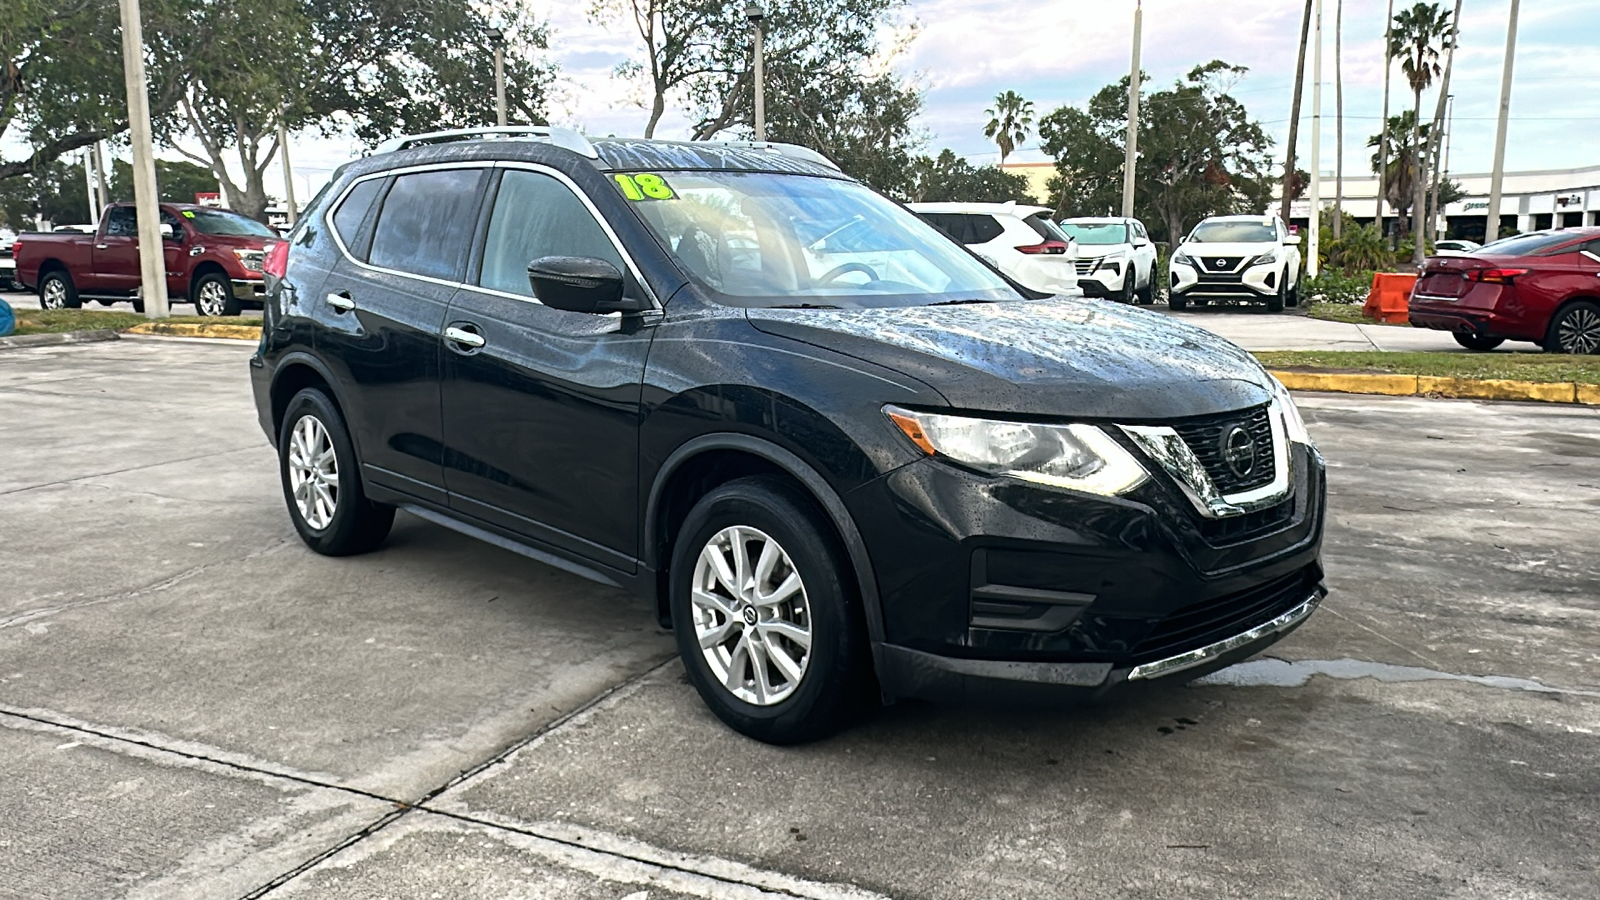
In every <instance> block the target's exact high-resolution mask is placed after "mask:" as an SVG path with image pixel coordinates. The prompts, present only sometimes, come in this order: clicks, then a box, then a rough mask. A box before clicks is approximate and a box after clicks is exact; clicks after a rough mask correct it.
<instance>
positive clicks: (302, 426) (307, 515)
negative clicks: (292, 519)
mask: <svg viewBox="0 0 1600 900" xmlns="http://www.w3.org/2000/svg"><path fill="white" fill-rule="evenodd" d="M289 488H290V492H291V493H292V494H293V495H294V505H295V508H296V509H298V510H299V511H300V518H302V519H304V520H305V523H306V524H307V525H309V526H311V528H313V529H314V530H316V531H321V530H323V529H324V528H327V527H328V525H329V523H331V522H332V521H333V516H334V514H335V513H336V512H338V511H339V459H338V456H337V455H336V454H335V453H334V451H333V441H332V440H330V439H329V437H328V429H327V428H326V427H325V426H324V425H323V424H322V422H321V421H319V420H318V419H317V417H316V416H303V417H302V418H301V419H300V421H298V422H296V423H295V426H294V432H293V433H292V434H291V435H290V437H289Z"/></svg>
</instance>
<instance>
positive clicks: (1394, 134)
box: [1367, 110, 1433, 227]
mask: <svg viewBox="0 0 1600 900" xmlns="http://www.w3.org/2000/svg"><path fill="white" fill-rule="evenodd" d="M1416 124H1417V120H1416V118H1415V117H1414V116H1413V115H1412V113H1411V111H1410V110H1406V111H1404V112H1401V113H1400V114H1399V115H1398V116H1390V117H1389V127H1387V128H1385V129H1384V130H1383V132H1382V133H1380V134H1375V135H1372V136H1371V137H1369V138H1367V146H1368V147H1372V148H1373V151H1374V152H1373V154H1372V171H1373V172H1374V173H1376V174H1377V175H1378V176H1379V177H1378V189H1379V190H1378V197H1379V199H1380V200H1384V201H1387V202H1388V204H1389V206H1391V207H1393V208H1394V211H1395V214H1396V215H1397V216H1399V219H1400V224H1401V226H1402V227H1403V226H1404V225H1405V222H1406V216H1407V214H1408V213H1409V212H1410V210H1411V204H1412V202H1413V201H1412V199H1411V197H1412V195H1413V194H1414V193H1415V190H1414V188H1415V185H1416V181H1415V178H1416V174H1417V167H1416V163H1415V157H1413V156H1412V153H1413V150H1414V148H1413V146H1412V132H1413V131H1416V130H1418V129H1417V127H1416ZM1420 131H1421V133H1422V139H1423V140H1424V141H1426V140H1427V139H1428V138H1430V137H1431V136H1432V134H1433V129H1432V127H1431V126H1428V125H1423V126H1422V127H1421V129H1420Z"/></svg>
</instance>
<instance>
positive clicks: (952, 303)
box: [928, 299, 997, 306]
mask: <svg viewBox="0 0 1600 900" xmlns="http://www.w3.org/2000/svg"><path fill="white" fill-rule="evenodd" d="M995 302H997V301H994V300H978V299H972V300H943V301H940V302H938V303H929V304H928V305H929V306H968V305H971V304H974V303H995Z"/></svg>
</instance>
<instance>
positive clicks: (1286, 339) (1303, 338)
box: [1155, 306, 1538, 353]
mask: <svg viewBox="0 0 1600 900" xmlns="http://www.w3.org/2000/svg"><path fill="white" fill-rule="evenodd" d="M1155 309H1156V310H1157V311H1159V312H1163V313H1166V314H1167V315H1169V316H1173V317H1175V318H1178V319H1182V320H1183V321H1185V322H1188V323H1189V324H1191V325H1198V326H1199V327H1201V328H1204V329H1206V330H1207V331H1210V332H1214V333H1216V334H1220V335H1222V336H1223V337H1225V338H1227V339H1228V340H1230V341H1233V342H1234V343H1235V344H1238V345H1239V346H1241V347H1243V348H1245V349H1246V350H1405V351H1415V350H1440V351H1445V352H1449V353H1465V352H1467V351H1466V350H1464V349H1462V347H1461V345H1460V344H1457V343H1456V341H1455V338H1453V337H1451V336H1450V335H1449V333H1447V332H1443V331H1431V330H1429V329H1425V328H1408V327H1404V326H1396V325H1379V324H1377V323H1371V324H1362V325H1352V324H1350V323H1348V322H1327V321H1323V320H1322V319H1313V318H1311V317H1310V316H1306V315H1301V314H1297V313H1294V312H1284V313H1268V312H1266V311H1265V310H1264V309H1263V308H1261V307H1259V306H1218V307H1208V308H1206V309H1190V310H1185V311H1183V312H1174V311H1172V310H1169V309H1167V308H1166V307H1164V306H1156V307H1155ZM1517 351H1521V352H1524V353H1529V352H1538V348H1537V347H1535V346H1534V345H1533V344H1523V343H1513V344H1505V345H1503V346H1502V348H1501V350H1500V351H1497V352H1504V353H1511V352H1517Z"/></svg>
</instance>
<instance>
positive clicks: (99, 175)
mask: <svg viewBox="0 0 1600 900" xmlns="http://www.w3.org/2000/svg"><path fill="white" fill-rule="evenodd" d="M105 147H106V142H105V141H95V142H94V180H95V183H96V184H97V185H99V186H100V202H99V203H98V204H96V206H95V208H94V209H95V222H96V223H97V224H98V223H99V221H100V212H101V211H102V210H104V209H105V208H106V207H107V206H110V205H111V187H110V185H109V184H107V182H108V181H109V180H110V179H108V178H107V177H106V153H105Z"/></svg>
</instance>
